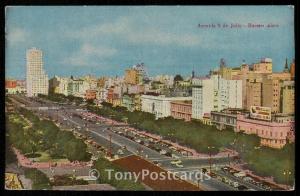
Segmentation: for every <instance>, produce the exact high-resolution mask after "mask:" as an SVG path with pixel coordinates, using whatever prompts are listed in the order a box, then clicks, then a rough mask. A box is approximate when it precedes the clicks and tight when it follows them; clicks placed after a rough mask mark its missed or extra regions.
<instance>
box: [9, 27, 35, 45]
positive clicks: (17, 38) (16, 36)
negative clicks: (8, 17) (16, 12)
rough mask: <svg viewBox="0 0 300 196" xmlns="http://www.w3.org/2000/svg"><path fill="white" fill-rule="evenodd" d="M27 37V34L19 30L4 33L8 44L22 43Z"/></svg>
mask: <svg viewBox="0 0 300 196" xmlns="http://www.w3.org/2000/svg"><path fill="white" fill-rule="evenodd" d="M28 37H29V34H28V32H26V31H25V30H24V29H21V28H13V29H9V30H7V31H6V39H7V41H8V43H9V44H18V43H23V42H25V41H27V40H28Z"/></svg>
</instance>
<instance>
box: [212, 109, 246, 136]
mask: <svg viewBox="0 0 300 196" xmlns="http://www.w3.org/2000/svg"><path fill="white" fill-rule="evenodd" d="M244 112H245V111H244V110H243V109H225V110H222V111H220V112H217V111H212V112H211V117H210V118H211V122H212V125H215V126H216V127H217V129H219V130H223V129H226V128H232V129H233V130H234V131H236V120H237V114H241V113H244Z"/></svg>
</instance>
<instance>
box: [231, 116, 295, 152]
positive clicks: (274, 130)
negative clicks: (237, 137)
mask: <svg viewBox="0 0 300 196" xmlns="http://www.w3.org/2000/svg"><path fill="white" fill-rule="evenodd" d="M236 131H237V132H244V133H246V134H256V135H257V136H258V137H260V144H261V145H262V146H268V147H271V148H282V147H284V145H285V144H286V143H287V140H290V139H289V137H291V135H293V131H294V130H293V122H283V123H282V122H277V121H264V120H258V119H251V118H249V117H248V116H246V115H241V114H239V115H237V123H236Z"/></svg>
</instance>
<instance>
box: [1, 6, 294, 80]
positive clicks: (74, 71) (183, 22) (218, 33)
mask: <svg viewBox="0 0 300 196" xmlns="http://www.w3.org/2000/svg"><path fill="white" fill-rule="evenodd" d="M5 14H6V16H5V20H6V21H5V33H6V36H5V37H6V40H5V41H6V42H5V47H6V48H5V53H6V55H5V57H6V58H5V68H6V69H5V73H6V77H7V78H8V77H9V78H15V79H22V78H25V77H26V75H25V74H26V50H27V49H29V48H32V47H36V48H39V49H41V50H42V51H43V54H44V56H43V61H44V68H45V70H46V73H47V74H48V76H49V77H50V78H51V77H53V76H54V75H58V76H70V75H73V76H81V75H86V74H92V75H95V76H104V75H105V76H116V75H118V76H121V75H124V71H125V69H127V68H129V67H131V66H132V65H134V64H137V63H141V62H143V63H144V64H145V65H146V68H147V72H148V74H149V75H150V76H155V75H160V74H168V75H175V74H177V73H178V74H181V75H183V76H188V75H190V74H191V72H192V70H193V69H194V70H195V73H196V75H206V74H207V73H208V72H209V70H211V69H215V68H217V67H218V66H219V62H220V59H221V58H224V59H225V61H226V64H227V65H228V66H231V67H234V66H239V65H241V63H242V61H243V60H245V62H246V63H248V64H252V63H256V62H259V61H260V59H261V58H263V57H269V58H272V59H273V71H281V70H283V67H284V63H285V59H286V58H288V60H289V62H291V60H292V59H293V58H294V53H295V52H294V48H295V46H294V18H293V16H294V8H293V7H292V6H13V7H7V8H6V12H5ZM248 23H252V24H264V25H267V24H275V25H277V26H276V27H272V28H266V27H264V28H248V27H247V24H248ZM199 24H200V25H201V27H199ZM208 24H214V25H217V24H220V25H221V28H216V27H215V28H208V27H206V26H205V25H208ZM223 24H227V25H229V27H230V25H231V24H241V25H243V26H242V28H223ZM203 25H204V26H203Z"/></svg>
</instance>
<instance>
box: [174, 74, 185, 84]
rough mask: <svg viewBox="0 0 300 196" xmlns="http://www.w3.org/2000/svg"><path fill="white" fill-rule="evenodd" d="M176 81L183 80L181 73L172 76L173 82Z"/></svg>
mask: <svg viewBox="0 0 300 196" xmlns="http://www.w3.org/2000/svg"><path fill="white" fill-rule="evenodd" d="M178 81H183V78H182V76H181V75H179V74H177V75H176V76H175V77H174V83H175V82H178Z"/></svg>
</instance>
